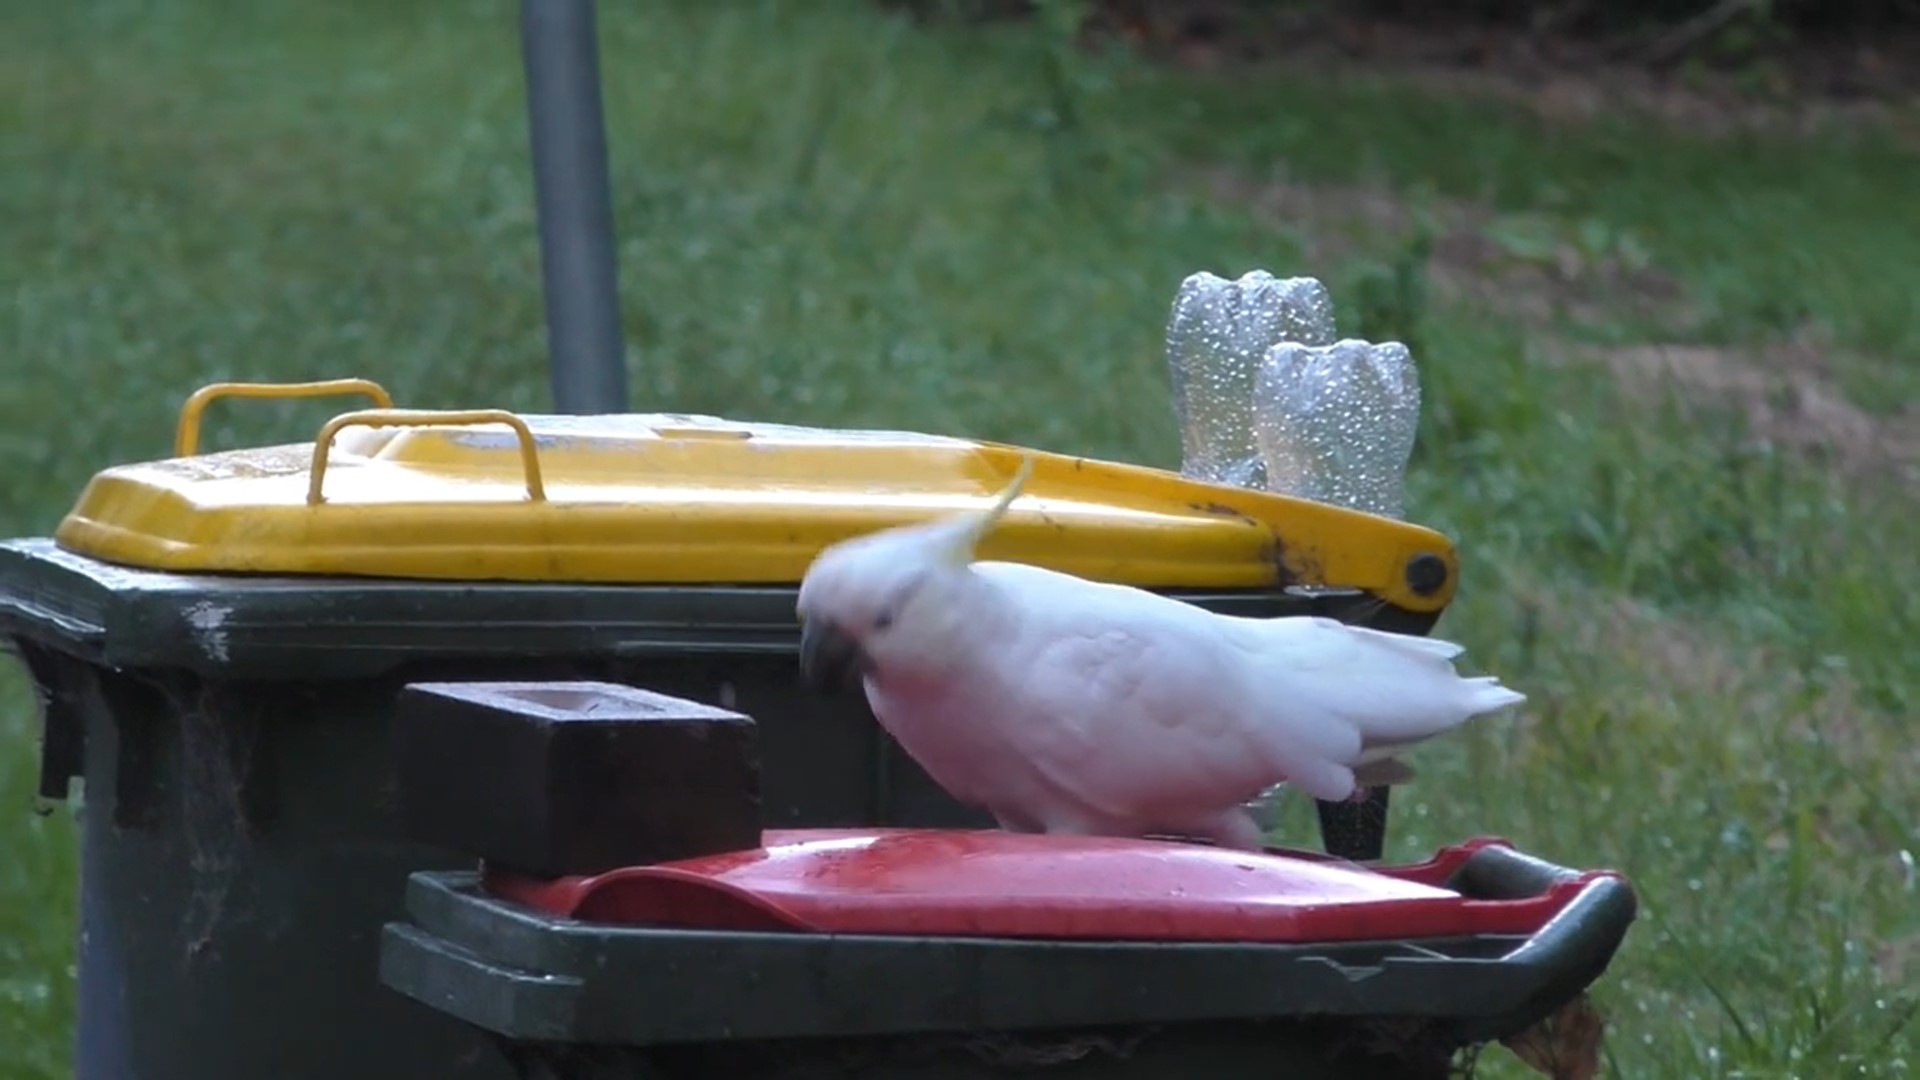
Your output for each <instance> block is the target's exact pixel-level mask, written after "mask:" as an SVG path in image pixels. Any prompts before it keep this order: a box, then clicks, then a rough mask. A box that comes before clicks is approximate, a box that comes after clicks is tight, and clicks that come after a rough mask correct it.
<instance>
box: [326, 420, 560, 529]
mask: <svg viewBox="0 0 1920 1080" xmlns="http://www.w3.org/2000/svg"><path fill="white" fill-rule="evenodd" d="M461 424H505V425H506V426H508V427H510V428H512V429H513V434H514V436H515V437H516V438H518V439H519V440H520V468H521V470H522V471H523V472H524V473H525V474H526V478H527V497H528V498H529V499H532V500H533V501H534V502H545V501H546V498H547V485H546V482H545V481H544V480H542V479H541V478H540V454H539V452H538V450H537V449H536V448H535V446H534V442H533V432H532V430H530V429H529V428H528V427H527V422H526V421H525V420H522V419H520V418H519V417H518V416H515V415H514V414H512V413H510V412H507V411H506V410H504V409H465V410H453V411H440V410H434V409H364V410H361V411H360V412H350V413H341V414H340V415H339V416H336V417H334V418H333V419H331V420H329V421H327V422H326V423H325V424H323V425H322V426H321V428H320V434H319V435H318V436H316V437H315V438H314V440H313V466H312V468H311V469H309V470H308V473H309V479H308V481H307V505H308V506H319V505H320V504H321V503H322V502H324V501H325V500H324V499H323V498H322V496H321V494H320V488H321V485H322V484H323V483H325V482H326V475H327V455H328V453H329V452H330V451H331V450H332V448H333V439H334V436H336V435H338V434H340V432H341V430H342V429H343V428H349V427H458V426H459V425H461Z"/></svg>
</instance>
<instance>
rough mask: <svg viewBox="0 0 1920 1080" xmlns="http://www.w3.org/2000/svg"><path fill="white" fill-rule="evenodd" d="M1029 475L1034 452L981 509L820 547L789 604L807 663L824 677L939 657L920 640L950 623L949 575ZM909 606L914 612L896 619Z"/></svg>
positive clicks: (960, 568) (969, 557)
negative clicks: (794, 601) (882, 663)
mask: <svg viewBox="0 0 1920 1080" xmlns="http://www.w3.org/2000/svg"><path fill="white" fill-rule="evenodd" d="M1032 475H1033V455H1031V454H1026V455H1023V456H1022V458H1021V462H1020V468H1019V469H1018V470H1017V471H1015V473H1014V475H1013V479H1012V480H1010V481H1009V482H1008V483H1007V485H1006V486H1005V487H1003V488H1001V490H1000V492H999V493H998V494H997V495H995V496H994V500H993V503H992V504H991V505H989V506H988V507H987V508H986V509H984V510H978V511H972V512H969V513H963V514H953V515H949V516H946V517H942V518H938V519H936V520H934V521H929V522H924V523H922V524H918V525H908V526H902V527H898V528H893V529H884V530H881V531H880V532H875V533H868V534H866V535H864V536H858V537H854V538H853V539H851V540H845V541H842V542H841V543H838V544H835V545H833V546H832V547H829V548H827V549H826V550H825V551H823V552H821V553H820V556H819V557H818V558H817V559H815V560H814V563H813V565H812V566H811V567H810V568H808V570H807V575H806V579H805V580H804V581H802V582H801V583H800V595H799V598H798V602H797V604H796V610H797V613H798V614H799V616H800V619H801V621H802V624H803V626H802V631H801V653H802V657H803V661H804V662H805V663H806V664H807V665H808V667H809V669H811V670H813V671H815V672H816V674H817V676H818V677H820V678H821V679H822V680H823V681H829V682H831V681H836V680H838V679H839V678H842V677H844V676H843V674H842V673H843V672H845V673H847V674H850V673H852V672H854V671H857V672H859V673H862V674H866V673H870V672H871V671H872V670H873V669H874V667H875V666H876V663H877V662H878V661H882V660H887V661H893V660H898V661H899V662H900V664H901V665H914V666H924V665H927V664H936V663H938V662H939V661H940V658H941V652H940V650H937V649H931V648H928V647H926V644H927V643H928V642H932V641H934V640H938V638H939V637H940V636H941V635H944V634H945V633H947V631H948V629H949V627H948V625H947V624H948V622H949V621H950V619H951V617H952V612H951V611H950V610H948V608H947V606H946V604H945V600H944V597H945V596H947V595H948V591H949V589H950V588H951V586H953V585H954V584H955V580H954V575H957V574H965V573H967V572H968V571H967V567H968V565H969V564H971V563H972V562H973V559H974V553H975V550H976V549H977V548H978V547H979V545H980V541H981V540H983V539H984V538H985V537H986V536H987V534H988V533H990V532H992V531H993V527H994V526H995V525H996V524H998V523H999V521H1000V519H1001V518H1002V517H1004V516H1005V515H1006V512H1007V509H1008V508H1009V507H1011V506H1012V505H1013V502H1014V500H1015V499H1017V498H1019V497H1020V492H1021V491H1022V490H1023V489H1024V488H1025V487H1026V483H1027V479H1028V478H1029V477H1030V476H1032ZM909 609H911V610H912V613H913V616H914V617H913V618H903V617H902V615H903V614H904V613H906V612H908V611H909ZM888 666H889V667H890V668H893V669H894V670H895V671H896V672H902V673H904V672H903V669H902V668H901V667H896V666H895V665H894V664H892V663H889V665H888Z"/></svg>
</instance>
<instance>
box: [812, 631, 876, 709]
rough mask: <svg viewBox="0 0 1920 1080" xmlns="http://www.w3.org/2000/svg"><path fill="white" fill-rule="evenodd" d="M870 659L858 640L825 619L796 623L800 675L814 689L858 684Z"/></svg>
mask: <svg viewBox="0 0 1920 1080" xmlns="http://www.w3.org/2000/svg"><path fill="white" fill-rule="evenodd" d="M872 667H873V661H872V659H871V658H870V657H868V656H867V653H866V650H864V649H862V648H861V647H860V643H859V642H857V641H855V640H853V638H852V637H851V636H849V635H848V634H847V633H846V632H845V631H844V630H841V629H840V627H839V626H838V625H836V624H835V623H833V622H832V621H830V620H827V619H808V620H807V621H805V622H803V623H801V624H800V676H801V678H803V679H805V680H806V681H807V683H808V684H809V685H811V686H812V687H813V688H814V689H816V690H822V691H834V690H845V689H849V688H853V687H858V686H859V685H860V682H861V680H862V679H863V678H865V676H866V674H867V672H868V671H869V670H871V669H872Z"/></svg>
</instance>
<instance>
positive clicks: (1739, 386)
mask: <svg viewBox="0 0 1920 1080" xmlns="http://www.w3.org/2000/svg"><path fill="white" fill-rule="evenodd" d="M1574 355H1583V356H1585V357H1586V358H1589V359H1592V360H1596V361H1598V362H1599V363H1602V364H1604V365H1606V367H1607V368H1608V369H1609V370H1610V371H1612V372H1613V373H1614V375H1615V376H1616V377H1617V378H1618V379H1619V380H1620V383H1621V385H1622V386H1624V387H1626V388H1627V390H1628V391H1630V392H1634V393H1638V394H1642V395H1645V396H1648V397H1652V396H1655V395H1659V394H1665V393H1678V394H1679V395H1681V396H1682V397H1683V398H1686V399H1691V400H1704V401H1711V402H1716V403H1721V404H1725V405H1728V406H1731V407H1733V408H1735V409H1737V410H1739V411H1740V413H1741V414H1742V415H1743V416H1744V418H1745V420H1746V422H1747V426H1748V430H1750V431H1752V432H1753V433H1754V435H1755V436H1757V437H1759V438H1762V439H1765V440H1767V441H1769V442H1771V443H1774V444H1776V445H1780V446H1785V447H1789V448H1792V449H1794V450H1797V451H1800V452H1803V453H1807V454H1810V455H1817V456H1822V457H1826V458H1829V459H1831V460H1832V461H1834V462H1835V463H1836V464H1838V465H1839V466H1840V467H1841V468H1842V469H1844V470H1847V471H1849V472H1855V473H1863V474H1885V475H1890V476H1893V477H1895V478H1897V479H1899V480H1901V481H1902V482H1904V483H1905V484H1907V485H1908V486H1909V487H1914V488H1916V489H1920V406H1916V405H1911V404H1910V405H1908V406H1907V407H1905V408H1904V409H1902V410H1901V411H1900V412H1898V413H1896V414H1894V415H1891V416H1874V415H1872V414H1870V413H1868V412H1866V411H1865V410H1863V409H1861V408H1860V407H1858V406H1856V405H1854V404H1853V403H1852V402H1850V401H1847V400H1846V399H1845V398H1844V397H1842V396H1841V394H1840V393H1839V392H1838V391H1837V390H1835V389H1834V388H1833V385H1832V382H1831V379H1830V377H1829V375H1828V368H1829V364H1828V360H1827V357H1828V355H1829V351H1828V347H1827V346H1826V345H1825V344H1824V343H1822V342H1821V341H1819V340H1818V339H1817V338H1816V337H1814V336H1812V335H1808V336H1806V337H1804V338H1802V339H1800V340H1795V341H1789V342H1784V343H1780V344H1775V345H1769V346H1764V347H1754V348H1738V347H1731V346H1708V345H1660V344H1653V345H1638V346H1633V347H1630V348H1622V349H1606V350H1582V351H1579V352H1576V353H1574Z"/></svg>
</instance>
